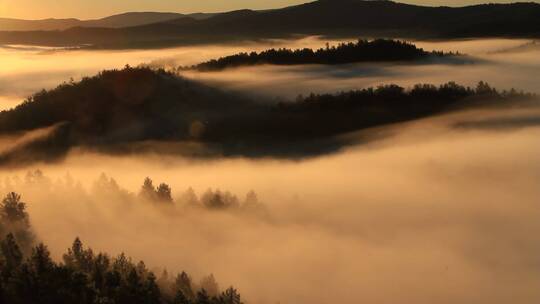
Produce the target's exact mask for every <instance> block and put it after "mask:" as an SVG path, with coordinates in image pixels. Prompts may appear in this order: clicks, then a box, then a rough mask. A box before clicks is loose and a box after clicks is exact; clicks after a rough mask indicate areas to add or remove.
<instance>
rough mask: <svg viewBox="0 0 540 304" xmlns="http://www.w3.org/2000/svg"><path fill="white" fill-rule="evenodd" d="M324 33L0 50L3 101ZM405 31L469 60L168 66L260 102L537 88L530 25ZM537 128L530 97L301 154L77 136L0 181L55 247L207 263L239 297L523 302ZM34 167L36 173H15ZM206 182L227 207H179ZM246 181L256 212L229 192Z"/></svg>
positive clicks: (539, 241)
mask: <svg viewBox="0 0 540 304" xmlns="http://www.w3.org/2000/svg"><path fill="white" fill-rule="evenodd" d="M350 40H351V39H347V40H344V41H350ZM326 42H327V40H325V39H322V38H305V39H300V40H290V41H286V40H275V41H262V42H260V43H250V44H244V45H236V46H223V45H219V46H218V45H216V46H197V47H179V48H171V49H156V50H130V51H121V50H119V51H97V50H96V51H88V50H61V49H50V48H35V47H26V46H10V47H4V48H0V64H1V66H2V67H3V68H2V69H1V71H0V109H8V108H11V107H13V106H15V105H17V104H19V103H21V102H22V101H23V100H24V99H25V98H26V97H27V96H30V95H31V94H33V93H35V92H37V91H40V90H41V89H51V88H54V87H56V86H57V85H59V84H60V83H62V82H69V81H70V79H73V80H74V81H78V80H80V78H81V77H83V76H91V75H94V74H96V73H97V72H99V71H101V70H103V69H120V68H123V67H124V66H125V65H126V64H129V65H130V66H138V65H141V64H144V65H148V66H150V67H152V68H160V67H163V68H165V69H166V70H175V69H176V68H177V67H179V66H187V65H193V64H197V63H199V62H203V61H205V60H210V59H212V58H219V57H221V56H226V55H230V54H234V53H237V52H244V51H246V52H248V51H252V50H259V51H260V50H264V49H267V48H279V47H288V48H303V47H310V48H324V47H325V43H326ZM328 42H329V44H330V45H333V44H336V43H339V42H340V41H338V40H333V41H328ZM414 43H415V44H416V45H417V46H418V47H421V48H424V49H425V50H428V51H431V50H442V51H447V52H460V53H462V54H466V55H468V56H470V57H471V58H472V59H473V60H472V62H470V63H456V62H452V61H451V60H446V59H440V61H436V62H426V63H420V64H410V63H357V64H347V65H331V66H323V65H302V66H300V65H298V66H270V65H263V66H252V67H243V68H235V69H229V70H225V71H220V72H197V71H181V72H179V73H180V74H181V75H182V76H184V77H187V78H188V79H192V80H195V81H200V82H202V83H204V84H206V85H209V86H214V87H218V88H220V89H223V90H225V91H233V92H234V93H235V94H240V95H246V96H249V97H250V98H253V97H254V98H256V100H261V101H262V102H269V103H274V102H278V101H286V102H287V101H294V100H295V99H296V98H297V96H298V95H309V94H310V93H337V92H340V91H346V90H355V89H362V88H366V87H377V86H379V85H381V84H397V85H400V86H403V87H404V88H406V89H407V88H411V87H412V86H413V85H415V84H418V83H430V84H435V85H440V84H443V83H447V82H449V81H455V82H456V83H458V84H461V85H464V86H470V87H473V88H474V87H476V86H477V83H478V82H479V81H485V82H487V83H489V84H490V85H491V86H492V87H494V88H497V89H498V90H501V91H502V90H510V89H512V88H515V89H516V90H518V91H525V92H530V93H540V89H539V87H538V75H540V61H539V60H538V58H540V57H539V55H540V46H538V45H537V44H534V43H531V41H530V40H525V39H519V40H518V39H515V40H513V39H485V40H463V41H415V42H414ZM41 131H42V132H47V131H46V130H41ZM32 136H40V135H39V134H37V135H35V134H34V135H33V134H30V135H26V136H25V135H22V134H20V133H16V134H12V135H10V136H2V137H0V143H1V144H2V148H0V154H2V153H3V152H4V151H6V150H9V149H11V148H12V147H13V146H17V145H18V144H20V143H21V142H24V141H28V140H32ZM539 136H540V107H538V100H537V99H534V100H532V101H528V102H527V103H520V104H516V105H502V106H501V105H493V106H487V107H479V108H465V109H458V110H455V111H451V112H448V113H447V112H443V113H437V114H435V115H432V116H430V117H422V118H420V119H417V120H412V121H405V122H395V123H391V124H386V125H383V126H376V127H371V128H367V129H363V130H360V131H355V132H347V133H346V134H341V135H339V137H340V138H343V139H344V141H345V142H347V144H346V145H343V146H341V147H340V148H339V149H336V150H333V151H332V152H331V153H320V154H317V155H308V156H306V157H300V158H287V157H280V158H273V157H271V156H265V157H256V158H252V157H249V156H239V155H233V156H227V155H224V156H214V157H210V158H191V157H188V156H179V155H173V154H167V155H164V154H162V153H161V152H160V151H159V150H156V151H154V152H152V151H147V152H146V153H141V154H139V153H136V152H133V153H126V154H120V153H118V154H115V153H109V154H104V153H99V151H94V150H89V149H86V148H85V147H77V148H74V149H71V150H70V151H69V153H68V154H67V155H66V157H65V158H63V159H61V160H60V161H58V162H44V163H43V162H40V161H38V162H36V163H30V164H26V163H25V164H24V165H22V166H8V167H3V168H1V169H0V191H1V192H0V193H1V194H4V193H7V192H9V191H15V192H17V193H20V194H21V195H22V200H23V201H24V202H26V203H27V206H28V213H29V214H30V217H31V223H32V227H33V229H34V230H35V233H36V236H37V237H38V238H39V239H40V240H42V241H44V242H45V243H46V244H48V245H49V247H50V248H49V249H50V250H51V253H52V255H53V257H54V258H56V259H60V258H61V256H62V253H63V252H64V251H65V249H66V248H67V247H68V246H69V245H70V244H71V242H72V241H73V239H74V237H76V236H79V237H80V238H81V239H82V240H83V242H85V244H87V245H89V246H91V247H92V248H94V249H96V250H102V251H107V252H110V253H111V254H119V253H121V252H126V253H127V254H129V255H130V256H132V257H133V258H134V259H135V260H144V261H145V263H147V265H148V266H149V267H150V268H151V267H155V269H156V271H157V273H159V272H160V271H161V270H162V269H163V268H167V269H168V270H170V271H172V272H179V271H183V270H186V271H188V272H189V273H191V274H193V275H194V277H195V278H196V279H200V278H202V277H203V276H205V275H208V274H209V273H213V275H214V276H215V277H216V279H217V280H218V281H219V283H220V287H224V288H226V287H228V286H229V285H234V286H235V287H237V288H238V289H239V290H240V291H241V292H242V295H243V297H244V299H245V301H246V303H260V304H275V303H282V304H286V303H291V304H292V303H313V304H324V303H332V302H337V303H351V304H352V303H360V302H363V303H388V304H390V303H417V304H428V303H448V304H451V303H463V304H467V303H470V304H473V303H492V304H499V303H500V304H503V303H508V302H510V301H512V302H514V303H517V304H530V303H533V302H531V299H537V300H538V299H540V289H539V288H538V286H540V272H539V269H540V254H539V253H540V236H538V234H537V233H535V231H538V230H539V229H540V205H539V200H538V198H539V197H540V188H539V187H538V185H539V181H540V141H538V137H539ZM35 170H40V172H42V173H39V174H38V175H37V177H36V175H34V174H33V173H31V174H29V173H28V172H35ZM41 174H43V175H41ZM102 174H105V175H106V176H107V177H106V178H105V181H106V184H107V185H109V178H113V179H114V181H115V182H114V185H115V186H114V187H113V190H110V189H109V188H107V187H109V186H107V187H105V188H103V184H100V176H101V175H102ZM146 177H151V178H152V179H153V180H154V181H155V183H156V184H159V183H161V182H164V183H167V184H168V185H170V187H171V188H172V198H173V199H174V201H175V204H174V205H173V206H168V207H167V208H161V207H159V206H154V205H151V204H144V203H134V202H135V201H136V199H135V198H134V197H136V196H137V195H138V193H139V192H140V191H141V186H142V184H143V181H144V180H145V178H146ZM101 181H103V179H101ZM190 188H191V189H192V190H193V192H191V191H187V190H188V189H190ZM208 189H213V191H216V190H220V191H222V192H220V193H226V192H230V193H229V194H227V195H225V194H224V196H225V197H228V196H236V198H235V199H233V198H231V200H232V201H234V202H238V206H236V207H234V208H232V207H231V208H223V210H222V209H220V210H207V209H205V208H203V207H200V206H199V207H196V208H193V207H189V206H188V205H189V202H188V201H187V199H186V195H188V194H190V193H195V195H196V197H198V198H200V199H196V200H197V201H202V200H203V199H202V197H204V195H205V193H207V191H208ZM250 191H254V192H255V193H256V196H257V201H258V203H257V204H259V205H258V208H256V209H255V210H250V209H249V208H243V207H242V206H244V203H243V202H244V200H245V201H246V202H247V201H249V200H250V199H249V197H251V196H249V195H248V198H246V199H244V198H245V197H246V194H248V193H250ZM251 199H253V197H251ZM246 204H247V203H246ZM202 205H204V204H202ZM233 205H234V204H233ZM151 269H153V268H151Z"/></svg>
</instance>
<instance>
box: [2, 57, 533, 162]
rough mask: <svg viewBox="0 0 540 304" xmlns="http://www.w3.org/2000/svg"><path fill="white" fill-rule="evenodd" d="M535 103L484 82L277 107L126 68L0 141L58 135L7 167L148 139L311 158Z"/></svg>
mask: <svg viewBox="0 0 540 304" xmlns="http://www.w3.org/2000/svg"><path fill="white" fill-rule="evenodd" d="M529 97H531V96H530V95H527V94H520V93H516V92H507V93H500V92H497V91H496V90H494V89H492V88H490V87H489V86H488V85H486V84H484V83H481V84H480V85H479V86H478V88H475V89H471V88H466V87H463V86H459V85H457V84H455V83H448V84H445V85H442V86H439V87H436V86H432V85H417V86H415V87H413V88H410V89H404V88H402V87H399V86H396V85H386V86H380V87H378V88H366V89H362V90H358V91H351V92H343V93H340V94H336V95H333V94H323V95H310V96H308V97H299V98H298V99H297V100H296V101H288V102H283V103H280V104H272V103H262V102H257V101H253V100H250V99H248V98H245V97H242V96H238V95H235V94H231V93H227V92H224V91H221V90H218V89H215V88H211V87H208V86H205V85H202V84H199V83H197V82H193V81H189V80H186V79H183V78H181V77H178V76H177V75H175V74H172V73H169V72H165V71H163V70H159V71H154V70H151V69H148V68H130V67H127V68H126V69H124V70H113V71H104V72H102V73H100V74H99V75H97V76H95V77H90V78H85V79H83V80H82V81H81V82H78V83H66V84H63V85H61V86H59V87H58V88H56V89H54V90H51V91H43V92H40V93H37V94H36V95H34V96H33V97H32V98H30V99H29V100H28V101H27V102H25V103H24V104H22V105H20V106H18V107H16V108H15V109H13V110H10V111H4V112H1V113H0V135H4V136H6V135H14V134H21V132H28V131H30V132H31V131H33V130H43V129H44V128H53V129H49V134H48V135H47V136H44V137H40V138H38V139H36V138H34V140H32V141H30V142H27V143H25V144H24V145H23V144H19V145H16V146H15V147H14V148H13V149H10V150H7V151H5V150H4V151H2V150H0V164H8V163H19V164H23V163H25V162H33V161H36V160H57V159H58V158H59V157H62V156H63V155H65V154H66V153H67V152H68V151H69V150H70V149H71V148H74V147H86V148H90V149H97V150H100V151H104V152H114V153H123V152H132V151H130V150H129V149H128V150H127V151H126V150H123V149H119V146H120V147H123V148H125V147H126V146H128V147H130V148H132V147H133V145H135V144H137V143H141V142H148V141H153V142H154V144H151V145H147V146H146V147H147V148H148V149H152V150H153V151H155V150H159V145H158V144H157V143H156V142H167V143H169V144H168V145H167V147H168V148H169V150H167V151H168V153H188V152H186V151H183V150H174V149H170V147H173V145H172V144H171V143H172V142H177V143H185V142H191V143H198V144H201V145H204V146H205V147H207V148H208V149H210V151H205V152H210V153H211V154H212V153H218V154H219V155H223V154H225V155H244V156H251V157H261V156H276V157H304V156H308V155H312V154H319V153H328V152H329V150H332V149H337V148H339V147H340V146H342V145H343V144H346V143H342V142H335V141H334V139H335V136H337V135H340V134H344V133H346V132H351V131H356V130H361V129H364V128H368V127H373V126H379V125H384V124H388V123H395V122H400V121H406V120H411V119H415V118H420V117H425V116H429V115H432V114H435V113H440V112H443V111H447V110H450V109H452V108H453V107H455V106H460V105H462V106H467V105H468V106H474V105H475V103H474V101H478V100H484V101H489V102H491V103H499V104H500V103H503V104H504V103H505V102H510V101H512V100H514V99H516V98H529ZM308 144H309V146H308ZM135 146H136V145H135ZM196 155H197V156H200V155H199V154H196ZM205 155H206V154H205Z"/></svg>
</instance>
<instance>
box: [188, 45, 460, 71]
mask: <svg viewBox="0 0 540 304" xmlns="http://www.w3.org/2000/svg"><path fill="white" fill-rule="evenodd" d="M457 56H459V54H454V53H444V52H435V51H433V52H427V51H424V50H423V49H421V48H417V47H416V46H415V45H414V44H412V43H409V42H406V41H400V40H390V39H375V40H371V41H369V40H358V41H357V42H356V43H353V42H350V43H341V44H339V45H338V46H329V45H327V47H326V48H321V49H317V50H313V49H309V48H304V49H297V50H291V49H286V48H283V49H277V50H276V49H270V50H266V51H262V52H260V53H257V52H251V53H239V54H236V55H232V56H227V57H222V58H219V59H217V60H215V59H214V60H210V61H207V62H204V63H200V64H197V65H195V66H193V67H191V69H196V70H199V71H219V70H224V69H227V68H233V67H240V66H253V65H260V64H272V65H298V64H346V63H357V62H396V61H403V62H414V61H419V60H423V59H430V58H431V59H434V58H448V57H457Z"/></svg>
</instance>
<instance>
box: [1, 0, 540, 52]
mask: <svg viewBox="0 0 540 304" xmlns="http://www.w3.org/2000/svg"><path fill="white" fill-rule="evenodd" d="M204 16H205V18H200V16H199V17H198V18H197V16H193V15H192V16H185V15H182V16H180V17H179V18H175V19H168V18H167V20H164V21H160V22H156V23H150V24H144V25H136V26H128V27H122V28H110V27H109V28H91V27H90V28H89V27H82V26H78V27H75V28H70V29H67V30H64V31H49V32H39V33H37V32H32V31H26V32H8V31H4V32H0V44H32V45H36V44H37V45H48V46H73V45H93V46H94V47H97V48H147V47H166V46H174V45H185V44H196V43H219V42H232V41H235V40H250V39H266V38H286V37H290V36H293V35H327V36H342V37H353V36H355V37H358V36H363V37H366V36H367V37H386V38H418V39H422V38H431V39H447V38H476V37H521V38H525V37H526V38H530V37H540V22H539V21H538V20H540V4H538V3H532V2H528V3H527V2H522V3H513V4H482V5H473V6H465V7H429V6H418V5H410V4H404V3H398V2H393V1H362V0H318V1H314V2H309V3H305V4H301V5H295V6H290V7H286V8H282V9H275V10H268V11H253V10H238V11H232V12H227V13H220V14H216V15H212V16H208V15H204Z"/></svg>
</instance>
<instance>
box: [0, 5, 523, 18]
mask: <svg viewBox="0 0 540 304" xmlns="http://www.w3.org/2000/svg"><path fill="white" fill-rule="evenodd" d="M309 1H310V0H257V1H253V0H0V17H9V18H25V19H42V18H51V17H53V18H68V17H74V18H82V19H88V18H99V17H104V16H108V15H112V14H115V13H121V12H126V11H170V12H182V13H191V12H201V11H204V12H218V11H226V10H234V9H240V8H251V9H265V8H276V7H283V6H287V5H292V4H299V3H304V2H309ZM399 2H406V3H411V4H421V5H436V6H438V5H449V6H459V5H467V4H475V3H485V2H500V3H504V2H513V1H508V0H506V1H504V0H499V1H497V0H400V1H399Z"/></svg>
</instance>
